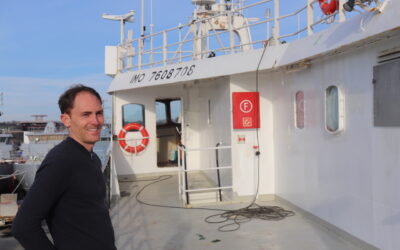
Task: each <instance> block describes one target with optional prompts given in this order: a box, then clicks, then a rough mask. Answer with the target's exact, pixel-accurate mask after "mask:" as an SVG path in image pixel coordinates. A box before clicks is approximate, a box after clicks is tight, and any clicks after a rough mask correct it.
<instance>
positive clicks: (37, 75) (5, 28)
mask: <svg viewBox="0 0 400 250" xmlns="http://www.w3.org/2000/svg"><path fill="white" fill-rule="evenodd" d="M140 2H141V1H140V0H38V1H32V0H19V1H3V2H2V4H1V8H0V92H3V93H4V103H3V106H0V110H1V111H2V112H3V113H4V115H3V116H1V117H0V122H2V121H10V120H31V119H32V118H31V115H32V114H45V115H48V117H47V119H48V120H58V117H59V111H58V108H57V100H58V97H59V95H60V94H61V93H62V92H63V91H64V90H65V89H66V88H67V87H68V86H70V85H71V84H75V83H83V84H86V85H89V86H92V87H94V88H96V89H97V90H98V91H99V92H100V94H101V95H102V97H103V98H104V99H105V100H106V102H105V107H106V111H107V110H109V109H110V96H109V95H108V94H107V93H106V90H107V88H108V86H109V84H110V82H111V80H112V79H111V78H110V77H107V76H105V75H104V74H103V70H104V46H106V45H116V44H117V43H118V42H119V24H118V22H114V21H108V20H104V19H102V18H101V14H103V13H109V14H124V13H127V12H128V11H129V10H135V11H136V21H135V23H134V24H130V27H129V28H133V29H134V37H137V36H138V34H139V33H140V31H139V24H140ZM191 2H192V1H191V0H175V1H166V0H153V6H154V8H153V17H154V18H153V19H154V25H155V26H154V31H159V30H162V29H164V28H170V27H175V26H177V25H178V24H179V23H186V22H188V21H189V18H190V17H191V14H192V11H193V9H194V6H193V5H192V4H191ZM253 2H254V1H253ZM281 2H282V5H281V14H285V13H288V12H289V11H291V10H293V9H295V8H298V7H299V6H303V5H305V3H306V0H296V1H293V0H286V1H285V0H282V1H281ZM293 2H295V4H293ZM145 3H146V4H145V5H146V14H145V17H146V18H145V19H146V20H145V22H146V24H147V25H148V24H149V23H150V11H149V7H150V0H145Z"/></svg>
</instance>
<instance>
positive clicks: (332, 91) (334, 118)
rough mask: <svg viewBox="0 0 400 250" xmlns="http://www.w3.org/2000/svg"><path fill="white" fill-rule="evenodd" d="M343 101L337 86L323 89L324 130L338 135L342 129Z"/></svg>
mask: <svg viewBox="0 0 400 250" xmlns="http://www.w3.org/2000/svg"><path fill="white" fill-rule="evenodd" d="M343 109H344V99H343V96H342V94H341V92H340V89H339V88H338V87H337V86H334V85H332V86H329V87H328V88H326V89H325V129H326V130H327V131H328V132H330V133H339V132H341V131H342V130H343V127H344V111H343Z"/></svg>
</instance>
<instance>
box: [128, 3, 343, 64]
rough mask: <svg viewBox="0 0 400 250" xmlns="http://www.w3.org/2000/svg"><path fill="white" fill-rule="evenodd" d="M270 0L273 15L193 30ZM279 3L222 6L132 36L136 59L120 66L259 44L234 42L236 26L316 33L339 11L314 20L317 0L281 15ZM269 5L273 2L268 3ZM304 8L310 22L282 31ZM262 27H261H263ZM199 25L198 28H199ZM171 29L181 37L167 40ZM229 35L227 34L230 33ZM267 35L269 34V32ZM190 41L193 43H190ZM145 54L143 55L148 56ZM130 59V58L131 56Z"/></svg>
mask: <svg viewBox="0 0 400 250" xmlns="http://www.w3.org/2000/svg"><path fill="white" fill-rule="evenodd" d="M270 2H274V3H275V6H274V8H275V11H274V12H276V13H275V16H273V17H269V16H268V17H263V18H261V21H259V20H257V21H256V22H251V23H249V22H248V21H247V22H246V23H245V24H243V26H240V27H237V28H235V27H233V25H232V24H230V25H228V26H227V27H226V28H225V29H222V30H217V29H214V28H213V27H212V26H211V27H212V28H211V29H210V30H209V31H210V32H207V33H205V34H201V35H200V34H196V35H195V34H194V33H193V30H192V29H193V28H194V27H197V25H198V24H199V23H205V22H208V23H211V22H212V21H213V20H217V19H218V18H221V17H223V18H224V19H225V18H226V19H227V24H229V23H230V21H229V20H231V19H230V18H232V17H233V16H240V15H242V12H243V11H244V10H247V9H250V8H254V7H256V6H258V8H259V7H260V6H261V5H263V4H268V3H270ZM277 3H278V6H279V1H278V0H263V1H258V2H256V3H251V4H248V5H246V6H242V7H237V8H233V9H232V11H226V10H223V11H222V10H221V11H215V12H210V13H209V14H210V15H209V16H207V17H204V18H198V19H196V20H192V21H191V22H188V23H186V24H184V25H182V24H179V25H178V26H176V27H173V28H169V29H165V30H163V31H159V32H156V33H152V34H149V35H145V36H142V37H139V38H136V39H129V46H131V45H135V47H137V48H138V50H137V52H136V58H137V60H135V63H132V64H130V63H126V64H122V65H125V66H124V68H123V69H121V71H123V70H134V69H142V68H143V67H146V68H151V67H155V66H159V65H167V64H170V63H177V62H182V61H190V60H196V59H199V58H204V56H205V55H208V53H210V52H211V51H213V52H215V51H222V52H223V53H224V54H229V53H236V52H237V51H239V50H240V48H241V47H243V46H248V47H249V48H250V49H253V45H257V46H259V44H260V41H262V39H261V40H260V39H259V38H260V37H255V39H256V40H257V41H251V40H252V39H251V38H250V42H248V43H246V44H239V45H237V44H235V42H232V36H233V32H234V31H237V30H241V29H247V30H249V31H250V30H253V31H254V29H256V28H254V27H256V26H257V27H261V25H265V24H267V25H268V26H267V30H268V33H269V30H270V28H269V27H270V26H269V25H270V24H271V23H272V24H273V25H274V27H275V28H276V29H277V31H276V32H274V31H273V35H272V38H273V39H274V40H276V41H279V40H280V39H283V38H289V37H294V39H296V36H298V35H299V34H300V33H303V32H306V31H307V30H308V33H307V34H308V35H311V34H313V30H314V27H315V26H316V25H318V24H321V23H323V22H326V21H327V20H329V19H332V18H335V16H336V15H337V14H338V13H339V11H336V12H335V13H333V14H331V15H325V16H322V17H321V18H319V20H317V21H315V20H314V18H313V17H314V12H315V11H314V10H313V9H314V7H313V5H314V4H318V1H317V0H312V1H308V2H307V3H305V5H304V6H302V7H301V8H299V9H297V10H295V11H293V12H291V13H289V14H285V15H280V14H279V7H276V4H277ZM267 6H270V5H267ZM315 9H317V11H319V12H320V10H319V8H315ZM304 11H307V22H305V23H304V24H303V25H302V26H301V27H298V29H297V31H295V32H291V31H286V33H285V34H279V24H280V22H281V21H283V20H288V19H289V18H292V17H294V16H299V17H300V14H301V13H303V12H304ZM261 28H262V27H261ZM196 29H197V28H196ZM183 30H185V31H184V33H185V35H184V38H183V40H182V39H181V35H182V31H183ZM171 32H179V40H178V41H176V39H174V41H172V42H171V43H168V42H167V39H166V37H167V36H168V37H171ZM257 32H259V30H257ZM227 34H230V35H228V37H230V38H228V37H227ZM222 35H223V36H224V39H231V42H230V44H228V45H226V44H224V43H223V42H226V40H225V41H223V40H222V39H221V36H222ZM267 36H268V35H267ZM267 36H265V38H266V39H264V40H267V39H269V38H271V37H267ZM210 38H213V39H216V40H213V42H212V43H210V45H212V46H213V47H216V48H207V49H205V48H204V50H203V49H202V50H201V52H197V51H194V48H193V46H194V45H193V44H194V43H195V42H196V41H198V40H199V39H210ZM146 39H151V43H150V44H151V45H150V49H148V48H149V47H148V45H145V44H144V41H145V40H146ZM154 39H155V40H157V41H159V42H157V45H158V46H157V47H153V40H154ZM189 45H192V46H191V47H190V46H189ZM122 46H124V47H125V48H128V44H127V43H124V44H123V45H122ZM188 46H189V47H190V49H187V47H188ZM183 47H186V48H185V49H184V50H183V49H182V48H183ZM145 55H146V57H143V56H145ZM153 55H156V56H157V55H160V56H157V58H156V59H155V60H156V61H154V58H153ZM161 55H162V56H161ZM132 57H133V55H124V56H123V58H121V60H126V59H127V58H132ZM128 60H131V59H128Z"/></svg>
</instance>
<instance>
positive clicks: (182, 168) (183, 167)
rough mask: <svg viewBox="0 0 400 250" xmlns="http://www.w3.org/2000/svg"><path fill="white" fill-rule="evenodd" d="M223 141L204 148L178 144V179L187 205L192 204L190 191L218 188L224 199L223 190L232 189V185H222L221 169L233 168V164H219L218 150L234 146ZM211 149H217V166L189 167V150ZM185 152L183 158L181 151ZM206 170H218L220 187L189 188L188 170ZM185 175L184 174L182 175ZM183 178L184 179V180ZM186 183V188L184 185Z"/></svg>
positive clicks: (180, 190) (220, 195)
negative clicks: (222, 165) (187, 156)
mask: <svg viewBox="0 0 400 250" xmlns="http://www.w3.org/2000/svg"><path fill="white" fill-rule="evenodd" d="M221 144H222V143H217V145H216V146H215V147H203V148H186V147H185V146H184V145H182V144H181V146H178V150H179V153H178V166H179V167H178V170H179V175H178V180H179V193H180V194H181V195H182V194H183V193H184V195H185V199H186V202H185V204H186V205H189V204H190V200H189V199H190V197H189V193H190V192H201V191H212V190H218V192H219V197H220V198H219V199H220V201H222V190H223V189H231V188H232V186H225V187H222V186H221V178H220V177H221V176H220V170H221V169H232V166H225V167H221V166H219V156H218V152H217V151H218V150H219V149H232V146H220V145H221ZM210 150H216V164H217V166H216V167H210V168H201V169H188V166H187V159H186V154H187V152H193V151H210ZM180 152H183V159H181V153H180ZM199 170H200V171H206V170H217V178H218V187H212V188H196V189H189V180H188V172H190V171H199ZM182 175H183V176H182ZM182 178H183V180H182ZM183 185H184V188H182V186H183Z"/></svg>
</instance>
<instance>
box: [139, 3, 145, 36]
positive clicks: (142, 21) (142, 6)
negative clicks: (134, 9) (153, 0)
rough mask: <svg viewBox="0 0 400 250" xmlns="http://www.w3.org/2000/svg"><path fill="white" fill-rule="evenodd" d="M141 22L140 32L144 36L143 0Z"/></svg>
mask: <svg viewBox="0 0 400 250" xmlns="http://www.w3.org/2000/svg"><path fill="white" fill-rule="evenodd" d="M141 19H142V20H141V22H142V33H141V34H140V35H141V36H142V37H143V36H144V0H142V15H141Z"/></svg>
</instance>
